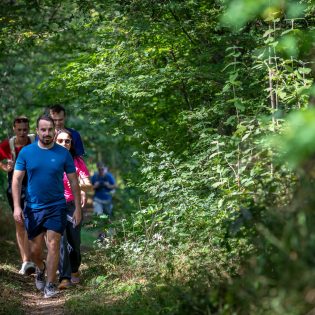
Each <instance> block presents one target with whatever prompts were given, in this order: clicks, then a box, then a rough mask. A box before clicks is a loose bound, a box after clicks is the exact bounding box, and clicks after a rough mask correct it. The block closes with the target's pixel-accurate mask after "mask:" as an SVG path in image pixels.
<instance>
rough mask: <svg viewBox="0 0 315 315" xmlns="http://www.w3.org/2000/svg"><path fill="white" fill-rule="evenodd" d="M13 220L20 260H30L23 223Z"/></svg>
mask: <svg viewBox="0 0 315 315" xmlns="http://www.w3.org/2000/svg"><path fill="white" fill-rule="evenodd" d="M14 222H15V231H16V241H17V244H18V247H19V250H20V254H21V258H22V262H26V261H31V253H30V246H29V241H28V237H27V232H26V230H25V227H24V224H20V223H19V222H16V221H14Z"/></svg>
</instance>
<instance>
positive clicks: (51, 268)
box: [46, 230, 61, 283]
mask: <svg viewBox="0 0 315 315" xmlns="http://www.w3.org/2000/svg"><path fill="white" fill-rule="evenodd" d="M60 239H61V234H60V233H57V232H54V231H51V230H48V231H47V232H46V246H47V249H48V254H47V261H46V264H47V282H51V283H55V281H56V272H57V268H58V263H59V253H60Z"/></svg>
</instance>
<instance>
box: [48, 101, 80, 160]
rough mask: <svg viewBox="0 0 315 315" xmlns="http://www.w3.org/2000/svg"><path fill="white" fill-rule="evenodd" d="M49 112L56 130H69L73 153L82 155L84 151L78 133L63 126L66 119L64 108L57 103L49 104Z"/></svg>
mask: <svg viewBox="0 0 315 315" xmlns="http://www.w3.org/2000/svg"><path fill="white" fill-rule="evenodd" d="M49 114H50V116H51V117H52V119H53V120H54V122H55V128H56V130H57V131H58V130H60V129H67V130H69V131H70V132H71V137H72V143H73V146H74V149H75V155H76V156H82V155H84V153H85V152H84V147H83V143H82V139H81V136H80V133H79V132H78V131H76V130H74V129H72V128H68V127H65V120H66V110H65V108H64V107H63V106H61V105H59V104H57V105H54V106H51V107H50V108H49Z"/></svg>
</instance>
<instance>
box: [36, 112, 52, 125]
mask: <svg viewBox="0 0 315 315" xmlns="http://www.w3.org/2000/svg"><path fill="white" fill-rule="evenodd" d="M40 120H47V121H50V122H52V124H53V126H54V127H55V122H54V120H53V119H52V118H51V116H49V115H47V114H44V115H41V116H39V117H38V118H37V121H36V127H37V128H38V124H39V121H40Z"/></svg>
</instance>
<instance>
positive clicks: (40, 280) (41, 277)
mask: <svg viewBox="0 0 315 315" xmlns="http://www.w3.org/2000/svg"><path fill="white" fill-rule="evenodd" d="M45 271H46V265H45V263H44V270H40V269H39V268H38V267H36V276H35V285H36V288H37V290H40V291H43V290H44V288H45V285H46V280H45Z"/></svg>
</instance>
